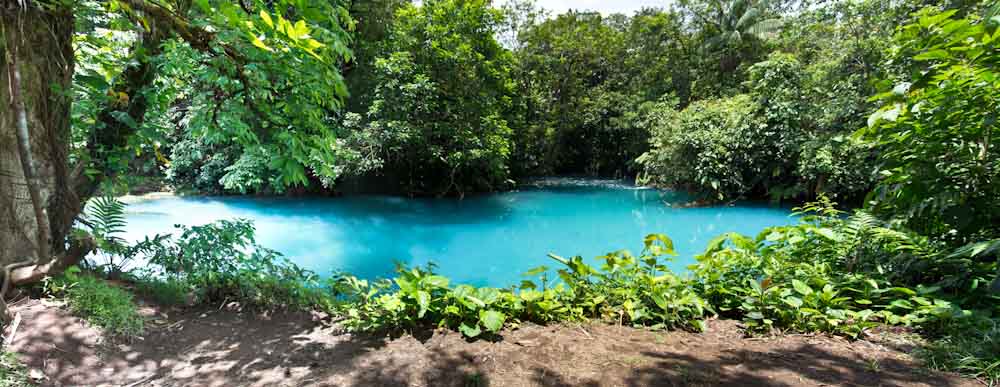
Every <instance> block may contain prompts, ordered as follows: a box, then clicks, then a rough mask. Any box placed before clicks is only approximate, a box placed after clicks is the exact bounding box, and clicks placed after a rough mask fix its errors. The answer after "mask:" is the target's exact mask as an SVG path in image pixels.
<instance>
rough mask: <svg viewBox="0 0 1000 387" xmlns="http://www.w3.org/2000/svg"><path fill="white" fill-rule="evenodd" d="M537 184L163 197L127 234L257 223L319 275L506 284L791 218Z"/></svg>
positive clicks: (601, 184)
mask: <svg viewBox="0 0 1000 387" xmlns="http://www.w3.org/2000/svg"><path fill="white" fill-rule="evenodd" d="M549 183H550V184H543V185H541V186H539V187H532V188H526V189H521V190H519V191H515V192H506V193H499V194H491V195H482V196H474V197H466V198H465V199H464V200H458V199H410V198H401V197H390V196H353V197H342V198H248V197H171V198H162V199H155V200H148V201H141V202H138V203H134V204H132V205H130V206H129V207H128V211H129V214H128V221H129V226H128V230H129V231H128V232H129V235H128V238H129V239H133V240H134V239H141V237H142V236H145V235H151V234H155V233H162V232H169V231H172V230H173V225H174V224H186V225H199V224H205V223H208V222H212V221H215V220H220V219H232V218H247V219H251V220H253V221H254V222H255V225H256V227H257V242H258V243H259V244H261V245H263V246H266V247H269V248H272V249H275V250H278V251H280V252H282V253H284V254H285V255H286V256H287V257H289V258H290V259H291V260H292V261H294V262H296V263H298V264H299V265H301V266H303V267H305V268H308V269H310V270H313V271H315V272H317V273H319V274H323V275H327V274H330V273H331V272H333V271H334V270H343V271H347V272H350V273H353V274H355V275H358V276H361V277H366V278H376V277H386V276H389V275H391V274H392V272H393V268H394V262H397V261H398V262H402V263H406V264H409V265H423V264H426V263H428V262H434V263H435V264H437V265H438V270H439V271H440V272H441V273H442V274H444V275H447V276H449V277H451V278H452V279H453V281H459V282H463V283H469V284H473V285H491V286H500V287H503V286H509V285H512V284H516V283H518V282H520V280H521V279H523V277H522V276H521V273H523V272H524V271H526V270H528V269H530V268H532V267H535V266H538V265H548V266H550V267H553V266H555V265H554V263H555V262H553V261H552V260H551V259H550V258H548V257H547V254H548V253H550V252H551V253H556V254H559V255H563V256H573V255H581V256H583V257H585V258H587V260H588V261H589V262H596V261H594V260H593V258H594V257H597V256H599V255H603V254H605V253H607V252H610V251H616V250H619V249H629V250H631V251H633V252H636V253H638V252H639V251H640V250H642V238H643V236H645V235H646V234H650V233H664V234H667V235H668V236H670V237H671V238H672V239H673V240H674V242H675V245H676V248H677V251H678V253H679V257H678V258H677V259H676V260H675V262H673V263H672V264H671V267H672V268H673V269H674V270H676V271H683V270H684V268H685V267H686V266H687V265H689V264H691V263H692V262H694V259H693V256H694V254H696V253H698V252H700V251H701V250H702V249H704V247H705V244H706V243H707V242H708V241H709V240H711V239H712V238H713V237H715V236H716V235H718V234H720V233H723V232H727V231H736V232H740V233H744V234H750V235H754V234H756V233H757V232H759V231H760V230H762V229H764V228H765V227H768V226H776V225H781V224H788V223H792V222H794V221H795V219H794V218H792V217H790V216H789V210H788V209H786V208H781V207H773V206H768V205H766V204H750V203H745V204H739V205H735V206H718V207H699V208H673V207H670V206H668V203H672V202H682V201H684V200H686V198H684V197H682V195H679V194H677V193H674V192H670V191H661V190H655V189H646V188H639V187H633V186H631V185H628V184H623V183H619V182H613V181H593V180H587V181H564V180H561V181H556V183H554V184H553V183H551V181H550V182H549Z"/></svg>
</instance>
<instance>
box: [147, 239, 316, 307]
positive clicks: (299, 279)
mask: <svg viewBox="0 0 1000 387" xmlns="http://www.w3.org/2000/svg"><path fill="white" fill-rule="evenodd" d="M178 228H179V230H180V235H179V236H177V237H176V238H164V239H162V240H161V241H160V243H158V244H157V245H156V247H155V248H152V249H151V251H152V254H151V255H150V256H149V263H150V264H152V266H151V269H149V270H147V272H146V273H143V275H141V276H140V277H142V279H143V280H144V281H146V282H150V283H155V284H156V285H147V287H152V288H154V289H158V290H168V291H169V293H170V295H169V297H167V298H168V299H173V300H175V301H176V300H178V299H180V298H182V297H184V298H186V297H187V295H186V294H185V293H191V294H192V295H193V296H194V297H195V301H197V302H204V301H220V300H230V301H236V302H242V303H246V304H251V305H257V306H262V307H276V306H285V307H291V308H311V307H316V306H322V305H324V304H325V303H326V301H325V300H326V294H325V291H324V290H323V289H322V288H321V286H320V282H319V277H318V276H317V275H316V274H315V273H312V272H310V271H308V270H305V269H302V268H300V267H299V266H297V265H295V264H294V263H292V262H290V261H288V260H287V259H285V258H284V257H283V256H282V255H281V254H280V253H278V252H276V251H274V250H271V249H267V248H264V247H261V246H259V245H257V244H256V243H255V241H254V227H253V224H252V223H251V222H250V221H247V220H235V221H227V220H223V221H219V222H216V223H210V224H206V225H203V226H178ZM184 288H186V289H187V292H185V291H184V290H183V289H184ZM182 294H183V296H181V295H182Z"/></svg>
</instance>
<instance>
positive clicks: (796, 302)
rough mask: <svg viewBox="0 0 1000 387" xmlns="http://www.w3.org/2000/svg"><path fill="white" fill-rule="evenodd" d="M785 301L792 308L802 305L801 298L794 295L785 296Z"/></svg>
mask: <svg viewBox="0 0 1000 387" xmlns="http://www.w3.org/2000/svg"><path fill="white" fill-rule="evenodd" d="M784 301H785V303H786V304H788V305H791V306H792V307H794V308H798V307H800V306H802V299H801V298H798V297H794V296H788V297H785V300H784Z"/></svg>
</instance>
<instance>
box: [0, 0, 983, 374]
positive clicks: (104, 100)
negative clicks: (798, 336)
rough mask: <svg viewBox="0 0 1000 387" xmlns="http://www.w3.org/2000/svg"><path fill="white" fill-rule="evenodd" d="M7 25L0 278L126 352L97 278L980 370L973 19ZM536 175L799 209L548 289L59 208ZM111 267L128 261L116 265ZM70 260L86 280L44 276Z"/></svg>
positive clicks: (342, 19)
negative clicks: (844, 343) (166, 230)
mask: <svg viewBox="0 0 1000 387" xmlns="http://www.w3.org/2000/svg"><path fill="white" fill-rule="evenodd" d="M25 4H26V5H25ZM8 9H13V10H17V11H18V12H10V13H8V12H5V13H3V15H2V16H0V22H2V26H3V27H4V29H3V30H2V31H3V40H2V42H0V53H2V54H3V62H2V64H3V67H4V68H5V71H4V72H3V75H2V76H0V83H3V84H4V86H5V87H0V90H2V91H0V97H2V98H0V102H2V103H0V105H2V106H4V108H3V109H5V110H4V112H5V114H4V115H3V116H2V117H3V118H2V119H0V129H2V131H0V139H3V140H4V141H3V142H2V144H3V147H0V161H4V163H3V164H0V169H3V170H0V222H3V223H0V242H4V246H5V250H4V251H3V252H2V257H0V258H2V260H0V261H2V262H3V264H4V265H6V270H5V271H4V292H6V290H7V287H8V286H9V284H10V283H14V284H19V283H30V282H32V281H38V280H39V279H41V278H42V277H44V276H45V275H49V277H50V278H49V279H48V280H46V281H45V282H44V286H43V288H44V289H45V290H46V292H47V293H48V294H49V295H51V296H54V297H63V298H65V299H66V300H67V303H68V305H69V307H70V309H71V310H72V311H74V312H75V313H77V314H79V315H81V316H84V317H85V318H87V319H88V320H89V321H90V322H91V323H93V324H95V325H98V326H101V327H103V328H105V329H106V330H108V331H110V332H114V333H116V334H118V335H121V336H125V337H128V336H131V335H135V334H137V333H138V332H141V330H142V318H141V317H139V316H138V315H137V314H136V311H135V307H134V304H133V303H132V300H131V297H132V296H131V294H129V293H128V292H127V291H125V290H124V289H122V288H119V287H115V286H112V285H109V284H108V283H106V282H105V281H103V280H102V279H100V277H106V278H111V279H125V280H127V281H129V282H131V283H133V284H135V285H136V288H137V289H138V290H139V291H142V292H147V293H149V295H151V296H153V297H155V298H157V299H159V300H160V301H161V302H166V303H184V304H195V303H200V302H209V301H211V302H218V301H223V300H227V301H232V302H239V303H242V304H245V305H252V306H256V307H261V308H276V307H290V308H301V309H322V310H325V311H327V312H330V313H333V314H336V315H338V316H340V317H341V318H342V323H343V324H344V326H346V327H348V328H351V329H356V330H370V331H377V330H399V329H413V328H419V327H423V326H443V327H448V328H452V329H456V330H458V331H460V332H462V333H463V334H465V335H466V336H469V337H479V336H483V335H486V336H488V335H497V334H501V330H502V329H503V328H505V327H508V328H509V327H516V326H517V325H518V324H520V323H522V322H535V323H550V322H560V321H575V320H582V319H606V320H610V321H616V322H620V323H623V324H631V325H637V326H647V327H653V328H663V329H675V328H676V329H689V330H700V329H702V326H703V325H702V324H703V321H704V319H705V318H708V317H711V316H722V317H727V318H735V319H739V320H741V321H743V323H744V325H745V327H746V330H747V332H748V333H749V334H766V333H770V332H773V331H776V330H777V331H781V330H791V331H800V332H816V331H819V332H829V333H834V334H841V335H846V336H850V337H863V336H864V335H865V334H866V333H867V332H869V331H870V330H871V329H872V328H874V327H876V326H879V325H898V326H907V327H912V328H913V329H915V330H916V331H918V332H919V333H921V334H923V335H924V337H926V338H927V339H928V340H929V344H928V345H927V346H926V347H925V348H924V349H923V351H924V352H923V355H924V357H925V359H927V360H928V361H929V364H930V365H931V366H933V367H939V368H944V369H952V370H958V371H961V372H963V373H966V374H968V375H974V376H977V377H980V378H982V379H984V380H988V381H990V383H994V384H996V383H998V382H1000V358H998V354H1000V347H998V343H1000V330H998V328H997V326H998V325H997V324H998V315H1000V277H998V275H1000V263H998V261H1000V259H998V257H1000V150H998V149H1000V148H998V147H997V146H996V145H995V144H994V142H995V141H996V138H998V137H1000V126H998V125H997V119H996V118H997V117H996V112H997V111H998V103H997V96H998V95H1000V93H998V91H1000V79H998V77H997V69H998V68H1000V67H998V66H1000V49H998V41H1000V28H998V27H1000V6H997V5H995V4H993V3H982V2H979V3H977V2H960V1H956V2H950V1H944V2H937V1H931V0H928V1H922V0H906V1H898V2H886V1H876V0H870V1H844V2H829V3H827V2H823V3H820V4H811V3H809V2H804V3H803V2H783V1H777V0H776V1H749V0H727V1H702V0H683V1H679V2H678V3H677V4H675V5H673V6H672V7H671V8H668V9H646V10H643V11H641V12H638V13H636V14H635V15H631V16H626V15H600V14H597V13H587V12H569V13H566V14H561V15H548V14H547V13H545V12H544V11H542V10H538V9H536V8H535V7H533V6H532V5H531V4H530V3H524V2H513V3H509V4H507V5H506V6H504V7H502V8H495V7H492V6H491V4H490V2H488V1H485V0H425V1H423V2H422V5H419V6H418V5H414V4H410V3H409V2H405V1H400V0H375V1H365V2H361V1H357V2H343V3H341V2H328V1H250V2H240V3H238V4H237V3H233V2H226V1H211V0H199V1H194V2H191V1H162V2H161V1H157V2H151V1H141V0H118V1H111V2H96V1H75V2H59V1H55V2H50V1H37V2H36V1H28V2H10V4H8V3H4V4H3V5H0V10H3V11H6V10H8ZM15 25H17V26H22V25H28V26H29V27H47V26H48V27H51V26H61V27H60V29H59V30H58V31H55V30H51V31H50V30H47V29H44V28H26V29H25V28H20V27H18V28H13V27H12V26H15ZM38 31H42V32H38ZM50 35H51V38H50ZM29 41H30V42H35V41H39V42H48V44H34V43H32V44H29V43H27V42H29ZM64 54H65V55H64ZM18 60H20V62H19V61H18ZM59 63H62V64H68V65H69V66H68V67H67V66H63V67H58V66H56V65H57V64H59ZM74 64H75V65H74ZM45 66H56V68H54V69H53V68H48V67H45ZM66 68H69V69H73V72H72V73H71V74H70V73H65V71H66ZM21 73H23V74H24V75H23V78H24V81H23V83H19V82H21V78H22V75H21ZM8 86H9V87H8ZM22 90H23V91H24V93H23V95H21V94H20V92H21V91H22ZM11 91H17V92H11ZM8 102H9V103H8ZM70 102H72V103H70ZM25 105H27V106H28V108H25ZM7 106H13V108H11V109H10V111H11V112H13V113H14V114H6V112H7V110H6V109H7ZM38 106H45V107H46V109H37V107H38ZM15 116H16V117H17V120H14V119H13V118H8V117H15ZM15 121H16V122H15ZM29 122H30V126H28V125H29V124H28V123H29ZM39 123H42V124H39ZM8 138H9V139H11V140H12V141H7V139H8ZM13 140H17V141H13ZM15 142H16V143H17V144H18V146H17V147H15V146H13V145H10V146H7V144H8V143H10V144H14V143H15ZM32 149H34V150H32ZM39 149H41V150H39ZM7 160H21V161H22V162H21V163H18V164H19V165H18V166H17V168H15V167H14V166H13V164H14V163H6V161H7ZM32 160H37V162H35V161H32ZM8 164H11V166H8ZM8 169H10V170H12V171H15V172H9V171H8ZM539 174H586V175H602V176H636V177H638V179H639V180H640V181H642V182H645V183H649V184H654V185H659V186H664V187H670V188H675V189H684V190H689V191H692V192H693V193H696V194H699V195H700V196H701V197H702V198H703V199H704V200H706V201H719V202H729V201H732V200H738V199H745V198H771V199H775V200H788V199H792V200H799V201H802V202H803V203H808V204H804V205H803V207H802V208H801V209H800V211H801V213H802V214H804V215H805V216H804V217H803V220H802V222H801V223H800V224H797V225H793V226H786V227H775V228H770V229H767V230H765V231H764V232H762V233H761V234H760V235H757V236H743V235H735V234H724V235H721V236H719V237H718V238H716V239H715V240H714V241H713V242H712V243H710V244H709V245H708V246H707V247H706V249H705V251H704V252H703V253H702V254H700V255H698V256H697V260H698V263H697V264H696V265H693V266H692V267H690V270H689V271H690V272H689V273H688V274H680V273H672V272H670V270H668V269H667V268H666V266H665V265H664V263H665V261H666V260H668V259H670V257H671V256H672V255H674V251H673V245H672V242H671V240H670V239H669V238H668V237H667V236H662V235H651V236H648V237H647V238H646V240H645V250H644V251H642V252H641V253H640V254H639V255H633V254H631V253H629V252H626V251H620V252H614V253H610V254H608V255H606V256H603V257H600V258H599V261H600V265H599V266H594V265H591V264H590V263H587V261H586V260H585V259H583V258H582V257H573V258H563V257H558V256H553V257H552V258H553V262H554V263H555V265H556V266H557V272H558V278H548V275H550V273H551V271H549V270H548V269H547V268H536V269H532V270H531V271H529V273H528V276H527V278H526V280H525V281H524V282H523V283H521V284H519V285H515V286H512V287H510V288H507V289H494V288H474V287H471V286H468V285H463V284H452V283H450V281H449V280H448V279H447V278H445V277H442V276H439V275H437V274H435V272H434V270H433V267H428V268H407V267H401V268H399V271H398V276H396V278H393V279H387V280H372V279H362V278H356V277H353V276H351V275H350V274H348V273H338V274H337V275H335V276H333V277H332V278H331V279H329V280H321V279H320V277H319V276H317V275H316V274H315V273H311V272H308V271H306V270H302V269H301V268H299V267H297V266H296V265H295V264H293V263H291V262H288V261H287V260H285V259H284V258H283V257H282V256H281V254H280V253H279V252H275V251H271V250H268V249H266V248H262V247H260V246H257V245H256V244H255V242H254V239H253V226H252V225H251V224H249V223H248V222H246V221H240V220H234V221H225V222H220V223H215V224H209V225H203V226H197V227H181V228H180V229H179V230H178V233H177V234H176V235H175V236H156V237H150V238H147V239H146V240H144V241H141V242H139V243H135V244H130V243H126V242H125V241H124V240H123V239H122V238H121V237H120V234H121V232H122V230H123V228H124V227H126V225H125V224H124V222H123V216H122V212H123V211H124V207H123V205H122V204H121V203H119V202H118V201H117V200H115V199H114V198H112V197H106V198H99V199H95V200H91V201H90V204H89V206H90V207H89V209H88V210H86V211H84V210H83V203H85V202H87V200H88V199H90V198H91V196H94V195H95V193H97V192H98V191H99V187H103V188H101V189H100V190H102V191H105V192H107V193H113V192H117V191H119V188H118V187H115V186H113V185H112V184H110V183H112V182H126V183H128V182H130V181H132V182H134V181H138V180H141V179H137V177H142V178H147V179H153V180H158V179H161V178H162V179H164V180H165V181H166V182H167V183H169V184H170V185H172V186H174V187H175V188H178V189H182V190H190V191H194V192H201V193H241V194H250V193H285V192H303V191H307V190H312V191H314V192H336V191H350V190H369V189H372V187H379V188H380V189H382V190H391V191H394V192H398V193H403V194H410V195H463V194H465V193H468V192H476V191H492V190H500V189H506V188H508V187H511V186H513V185H514V182H515V180H516V179H517V178H520V177H524V176H531V175H539ZM121 175H124V176H125V177H126V178H125V179H120V180H114V179H113V178H114V177H116V176H121ZM106 183H107V184H106ZM15 185H17V186H18V187H20V186H24V187H25V188H24V189H20V188H19V190H18V191H16V192H14V191H10V189H9V188H7V187H13V186H15ZM25 197H28V198H29V199H24V198H25ZM833 201H837V202H839V203H841V204H842V205H846V206H851V207H857V208H859V209H857V210H849V211H848V210H844V209H843V207H839V208H838V207H837V206H836V205H835V204H833ZM24 214H31V215H30V216H28V215H24ZM15 215H16V216H15ZM8 219H9V220H8ZM8 243H9V246H12V247H11V248H10V249H6V247H7V246H8ZM93 249H96V250H97V251H98V257H97V259H91V260H81V259H82V258H83V256H85V255H86V253H87V252H89V251H90V250H93ZM138 256H143V257H145V258H144V259H146V262H147V263H148V264H147V265H144V267H142V268H133V267H131V266H130V263H131V262H132V260H133V259H135V258H136V257H138ZM24 257H33V259H29V260H28V261H22V259H23V258H24ZM73 263H77V264H78V265H79V266H80V267H82V268H83V269H85V270H81V269H78V268H71V269H69V270H65V271H64V270H62V269H65V268H66V267H67V266H70V265H71V264H73ZM23 268H28V269H27V270H24V271H26V272H27V274H24V275H20V274H18V275H15V273H14V272H13V271H12V270H15V269H17V270H20V269H23ZM4 312H5V311H4ZM3 314H4V315H6V313H3ZM5 359H6V358H5ZM5 362H6V360H5ZM5 364H6V363H5ZM4 370H6V365H5V367H4Z"/></svg>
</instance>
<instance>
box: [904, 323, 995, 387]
mask: <svg viewBox="0 0 1000 387" xmlns="http://www.w3.org/2000/svg"><path fill="white" fill-rule="evenodd" d="M984 325H985V326H981V327H970V328H968V329H955V330H953V331H952V332H951V333H949V334H948V335H946V336H943V337H941V338H938V339H936V340H933V341H931V342H930V343H928V345H927V346H925V347H924V348H923V349H922V350H921V351H920V352H919V355H920V357H921V358H922V359H923V360H924V361H925V362H926V364H927V366H928V367H929V368H931V369H934V370H944V371H952V372H957V373H959V374H961V375H963V376H966V377H972V378H976V379H979V380H980V381H982V382H984V383H985V384H986V385H988V386H1000V323H998V322H997V321H995V320H994V321H989V322H988V323H986V324H984Z"/></svg>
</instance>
